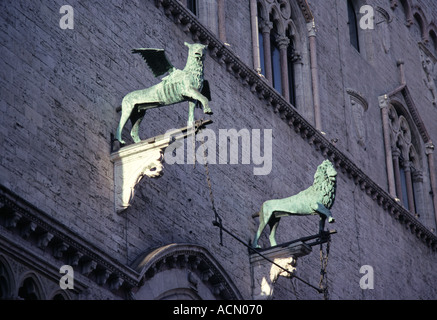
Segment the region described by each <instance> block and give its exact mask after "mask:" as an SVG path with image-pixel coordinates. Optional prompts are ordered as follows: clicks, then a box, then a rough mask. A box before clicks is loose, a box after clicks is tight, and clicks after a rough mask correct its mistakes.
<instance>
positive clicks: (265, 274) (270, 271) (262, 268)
mask: <svg viewBox="0 0 437 320" xmlns="http://www.w3.org/2000/svg"><path fill="white" fill-rule="evenodd" d="M311 251H312V249H311V246H309V245H308V244H306V243H303V242H295V243H293V244H290V245H289V246H287V247H273V248H271V249H268V250H263V251H262V255H263V256H265V257H266V258H268V259H270V260H271V261H273V262H274V263H275V264H272V263H271V262H270V261H268V260H266V259H265V258H264V257H262V256H261V255H258V254H257V253H253V254H251V255H250V272H251V276H252V298H253V299H255V300H268V299H271V298H272V297H273V286H274V284H275V282H276V281H277V280H278V278H279V276H283V277H287V278H290V277H291V276H292V274H293V273H294V272H295V270H296V263H297V258H298V257H302V256H306V255H307V254H309V253H310V252H311ZM279 266H280V267H282V268H283V269H281V268H280V267H279ZM284 269H285V270H288V272H287V271H285V270H284Z"/></svg>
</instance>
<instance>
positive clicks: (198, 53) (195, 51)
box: [184, 42, 207, 59]
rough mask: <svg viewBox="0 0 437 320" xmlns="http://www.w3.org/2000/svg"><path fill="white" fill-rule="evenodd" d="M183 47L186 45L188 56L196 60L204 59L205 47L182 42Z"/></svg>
mask: <svg viewBox="0 0 437 320" xmlns="http://www.w3.org/2000/svg"><path fill="white" fill-rule="evenodd" d="M184 45H186V46H187V47H188V50H189V51H188V55H190V56H191V55H192V56H194V57H196V58H198V59H199V58H200V59H204V57H205V53H206V48H207V46H206V45H203V44H200V43H194V44H191V43H188V42H184Z"/></svg>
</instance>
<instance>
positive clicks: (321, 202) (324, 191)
mask: <svg viewBox="0 0 437 320" xmlns="http://www.w3.org/2000/svg"><path fill="white" fill-rule="evenodd" d="M336 176H337V171H336V170H335V168H334V166H333V165H332V163H331V162H330V161H329V160H325V161H323V162H322V163H321V164H320V165H319V166H318V167H317V171H316V173H315V174H314V183H313V185H312V186H310V187H309V188H308V189H305V190H303V191H301V192H299V193H298V194H296V195H294V196H291V197H288V198H285V199H273V200H268V201H266V202H264V203H263V204H262V206H261V210H260V211H259V212H258V213H256V214H254V215H253V217H256V216H259V227H258V231H257V232H256V234H255V238H254V240H253V242H252V247H254V248H259V247H260V246H259V245H258V240H259V238H260V236H261V234H262V232H263V231H264V228H265V227H266V225H267V224H268V225H269V226H270V235H269V240H270V245H271V246H272V247H273V246H276V239H275V236H276V229H277V228H278V224H279V220H280V219H281V217H284V216H294V215H315V214H318V215H319V216H320V223H319V232H322V231H323V230H324V228H325V220H326V219H328V222H329V223H333V222H335V219H334V218H333V217H332V214H331V211H330V209H331V207H332V206H333V204H334V200H335V190H336Z"/></svg>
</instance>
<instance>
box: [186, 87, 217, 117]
mask: <svg viewBox="0 0 437 320" xmlns="http://www.w3.org/2000/svg"><path fill="white" fill-rule="evenodd" d="M184 96H185V97H187V98H191V99H193V100H197V101H199V102H200V103H201V104H202V107H203V112H204V113H206V114H212V110H211V109H210V107H209V101H208V98H206V97H205V96H204V95H203V94H201V93H200V92H199V91H198V90H196V89H194V88H190V89H188V90H187V92H185V94H184Z"/></svg>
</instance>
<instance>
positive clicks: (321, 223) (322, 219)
mask: <svg viewBox="0 0 437 320" xmlns="http://www.w3.org/2000/svg"><path fill="white" fill-rule="evenodd" d="M325 221H326V217H325V216H322V215H321V216H320V221H319V233H322V232H323V231H325Z"/></svg>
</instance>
